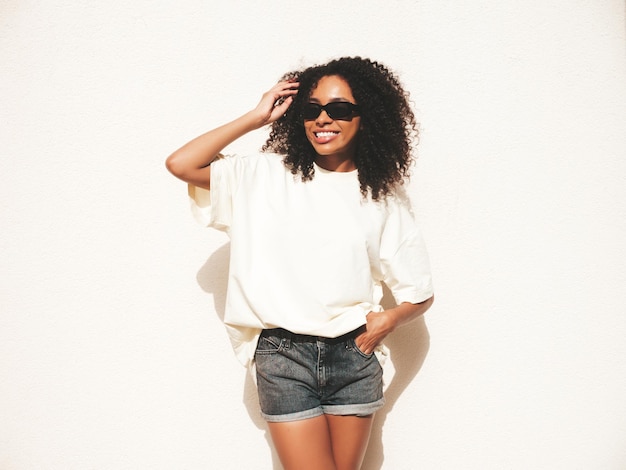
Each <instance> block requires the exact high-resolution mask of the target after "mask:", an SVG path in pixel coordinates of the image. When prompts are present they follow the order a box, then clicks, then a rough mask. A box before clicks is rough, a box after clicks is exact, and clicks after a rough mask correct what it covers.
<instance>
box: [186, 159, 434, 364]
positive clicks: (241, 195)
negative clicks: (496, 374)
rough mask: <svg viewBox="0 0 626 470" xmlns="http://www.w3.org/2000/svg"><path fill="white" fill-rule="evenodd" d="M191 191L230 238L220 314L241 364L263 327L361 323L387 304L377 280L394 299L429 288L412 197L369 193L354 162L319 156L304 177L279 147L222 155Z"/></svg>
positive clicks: (328, 327) (328, 328)
mask: <svg viewBox="0 0 626 470" xmlns="http://www.w3.org/2000/svg"><path fill="white" fill-rule="evenodd" d="M189 194H190V196H191V200H192V209H193V211H194V214H195V215H196V217H197V218H198V219H199V220H200V221H201V223H204V224H207V225H209V226H212V227H214V228H217V229H220V230H224V231H225V232H226V233H228V235H229V237H230V240H231V246H230V267H229V274H228V292H227V296H226V311H225V315H224V323H225V325H226V328H227V330H228V333H229V336H230V339H231V341H232V344H233V348H234V350H235V354H236V356H237V358H238V359H239V361H240V362H242V363H243V364H244V365H250V364H251V361H252V360H253V358H254V351H255V348H256V342H257V340H258V335H259V334H260V331H261V329H264V328H276V327H282V328H285V329H287V330H289V331H292V332H294V333H302V334H309V335H316V336H325V337H336V336H340V335H342V334H344V333H347V332H349V331H352V330H354V329H356V328H358V327H359V326H361V325H363V324H365V323H366V319H365V317H366V315H367V314H368V313H369V312H371V311H381V310H382V307H381V306H380V305H379V302H380V300H381V297H382V287H381V281H382V282H384V283H385V284H386V285H387V286H388V287H389V289H390V291H391V292H392V294H393V296H394V298H395V301H396V302H397V303H401V302H411V303H418V302H422V301H424V300H426V299H428V298H429V297H431V296H432V295H433V289H432V283H431V275H430V268H429V263H428V257H427V254H426V249H425V247H424V243H423V241H422V236H421V234H420V232H419V229H418V227H417V226H416V224H415V221H414V218H413V214H412V212H411V208H410V203H409V200H408V198H407V197H406V196H404V195H403V192H402V191H399V194H398V195H396V196H393V197H387V198H386V199H385V200H384V201H380V202H375V201H372V200H371V199H369V198H368V199H364V198H363V197H362V195H361V193H360V191H359V181H358V173H357V171H356V170H355V171H352V172H333V171H328V170H324V169H323V168H321V167H319V166H317V165H316V166H315V175H314V177H313V180H311V181H306V182H303V181H302V180H301V177H300V175H293V174H291V172H290V171H289V170H288V169H287V168H286V167H285V165H284V164H283V162H282V157H281V156H280V155H276V154H267V153H260V154H255V155H251V156H247V157H226V158H224V159H221V160H217V161H214V162H213V163H212V164H211V190H210V191H207V190H204V189H200V188H196V187H193V186H192V187H190V192H189Z"/></svg>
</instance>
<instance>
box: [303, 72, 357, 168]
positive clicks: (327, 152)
mask: <svg viewBox="0 0 626 470" xmlns="http://www.w3.org/2000/svg"><path fill="white" fill-rule="evenodd" d="M309 99H310V100H311V103H310V104H308V105H307V106H306V107H305V108H304V112H305V115H304V129H305V132H306V136H307V139H309V142H311V145H312V147H313V149H314V150H315V152H316V153H317V155H318V156H317V158H316V163H317V164H318V165H319V166H321V167H322V168H325V169H327V170H331V171H352V170H355V169H356V166H355V164H354V154H355V152H356V137H357V134H358V132H359V129H360V127H361V119H360V118H359V117H358V116H355V115H354V111H353V109H352V108H351V107H350V105H353V106H356V105H355V104H354V96H352V90H351V89H350V85H348V82H346V81H345V80H344V79H343V78H341V77H339V76H337V75H329V76H327V77H322V78H321V79H320V81H319V82H318V83H317V86H316V87H315V88H314V89H313V91H312V92H311V96H310V98H309ZM319 104H322V106H320V105H319ZM329 105H330V108H329ZM333 105H335V106H334V109H335V113H334V114H335V116H334V119H333V117H331V115H332V114H333V111H332V110H333ZM337 105H338V106H339V108H337ZM318 109H319V113H318V115H317V116H316V117H314V118H313V119H308V118H307V116H312V115H313V114H314V113H315V112H317V110H318ZM346 110H347V111H348V112H347V113H346V112H345V111H346ZM328 111H330V113H329V112H328Z"/></svg>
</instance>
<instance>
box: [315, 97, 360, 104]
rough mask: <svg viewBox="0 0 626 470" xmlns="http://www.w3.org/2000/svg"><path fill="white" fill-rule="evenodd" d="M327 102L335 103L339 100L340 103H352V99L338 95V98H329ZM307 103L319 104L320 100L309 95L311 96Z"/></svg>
mask: <svg viewBox="0 0 626 470" xmlns="http://www.w3.org/2000/svg"><path fill="white" fill-rule="evenodd" d="M328 102H329V103H337V102H341V103H352V101H351V100H349V99H348V98H343V97H340V98H331V99H330V100H329V101H328ZM309 103H318V104H320V103H321V101H320V100H318V99H317V98H313V97H311V98H309Z"/></svg>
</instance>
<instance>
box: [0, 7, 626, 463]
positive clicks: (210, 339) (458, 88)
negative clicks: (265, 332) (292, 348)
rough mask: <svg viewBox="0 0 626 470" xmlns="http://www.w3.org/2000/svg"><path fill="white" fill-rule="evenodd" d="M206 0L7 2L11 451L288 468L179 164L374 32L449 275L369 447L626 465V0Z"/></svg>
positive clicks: (5, 300)
mask: <svg viewBox="0 0 626 470" xmlns="http://www.w3.org/2000/svg"><path fill="white" fill-rule="evenodd" d="M210 3H211V2H205V1H200V0H189V1H186V2H173V1H170V2H167V1H157V2H155V1H148V0H135V1H133V2H128V1H119V0H111V1H109V2H80V1H69V0H66V1H57V2H51V1H47V2H45V1H43V2H41V1H40V2H35V1H33V0H30V1H28V0H21V1H18V0H6V1H4V2H2V4H1V5H0V64H1V65H0V90H1V91H0V93H1V95H0V99H1V102H0V138H1V144H0V145H1V146H0V151H1V159H2V160H1V162H2V166H1V171H0V210H1V219H0V224H1V225H0V229H1V232H0V250H1V256H2V258H1V263H0V276H1V278H0V281H1V282H0V309H1V316H0V468H1V469H2V470H31V469H46V470H57V469H58V470H84V469H97V470H104V469H107V470H108V469H113V470H125V469H129V470H131V469H132V470H137V469H140V470H143V469H146V470H147V469H150V470H159V469H163V470H169V469H190V470H195V469H217V468H220V469H231V468H232V469H241V468H246V469H248V468H249V469H278V468H279V466H278V464H277V463H276V462H275V461H276V458H275V455H274V454H273V452H272V450H271V447H270V446H268V442H267V436H266V433H265V428H264V426H263V421H262V420H261V419H260V418H259V416H258V407H257V405H256V402H255V400H256V397H255V392H254V387H253V385H252V383H251V382H250V379H249V377H247V375H246V372H245V370H244V369H243V368H241V367H240V366H239V365H238V363H237V362H236V361H235V359H234V356H233V355H232V353H231V351H230V349H229V348H230V346H229V344H228V342H227V339H226V335H225V332H224V331H223V328H222V325H221V323H220V318H219V315H220V312H222V309H223V302H224V288H225V279H224V266H225V262H226V260H227V252H226V247H225V244H226V241H227V240H226V238H225V237H224V236H223V235H222V234H220V233H218V232H213V231H210V230H206V229H202V228H200V227H199V226H197V225H196V224H195V222H194V221H193V220H192V218H191V216H190V214H189V212H188V206H187V199H186V193H185V186H184V184H183V183H181V182H178V181H176V180H175V179H174V178H172V177H171V176H170V175H169V174H167V172H166V171H165V169H164V165H163V163H164V159H165V157H166V156H167V155H168V154H169V153H170V152H171V151H173V150H174V149H175V148H177V147H178V146H180V145H181V144H183V143H184V142H185V141H186V140H188V139H189V138H191V137H193V136H195V135H197V134H199V133H200V132H203V131H204V130H208V129H209V128H211V127H213V126H216V125H217V124H219V123H222V122H224V121H225V120H227V119H231V118H234V117H236V116H237V115H238V114H240V113H242V112H244V111H246V110H248V108H250V107H251V106H253V105H254V104H256V102H257V100H258V98H259V97H260V95H261V93H262V92H263V91H265V89H266V88H268V87H269V86H271V84H272V83H274V82H275V80H277V79H278V77H279V76H280V75H282V73H283V72H284V71H286V70H289V69H291V68H293V67H298V66H300V65H301V64H307V65H308V64H312V63H316V62H319V61H325V60H326V59H328V58H332V57H336V56H340V55H353V54H360V55H363V56H368V57H373V58H376V59H378V60H380V61H382V62H385V63H387V64H388V65H390V66H391V67H392V68H394V69H395V70H396V71H398V73H399V74H400V76H401V78H402V80H403V82H404V83H405V85H406V86H407V88H408V89H409V90H410V91H411V92H412V97H413V99H414V101H415V108H416V112H417V114H418V117H419V120H420V121H421V123H422V137H421V143H420V146H419V157H420V159H419V162H418V166H417V169H416V172H415V173H416V176H415V178H414V180H413V186H412V190H413V194H414V196H415V199H416V201H417V207H418V211H419V214H420V219H421V221H422V225H423V227H424V231H425V233H426V237H427V242H428V244H429V248H430V253H431V257H432V262H433V268H434V274H435V279H436V292H437V301H436V303H435V306H434V307H433V308H432V310H431V311H430V312H429V313H428V314H427V316H426V322H425V323H424V322H416V323H414V324H412V325H410V326H407V327H405V328H404V329H403V330H400V331H397V332H396V333H395V335H394V337H393V338H391V339H390V344H391V345H392V347H393V349H394V358H395V364H396V369H397V371H396V377H395V379H394V380H395V382H394V383H392V384H391V386H390V389H389V395H388V398H389V402H390V406H389V407H388V408H387V409H386V410H385V411H384V412H382V413H380V415H379V416H378V422H377V425H376V429H375V432H374V436H373V440H372V444H371V448H370V452H369V454H368V463H367V464H366V465H365V467H364V468H365V469H368V470H373V469H376V470H378V469H393V470H403V469H407V470H412V469H421V470H435V469H437V470H438V469H444V470H447V469H477V470H485V469H524V470H526V469H529V468H532V469H556V468H559V469H568V470H569V469H581V470H588V469H594V470H595V469H607V470H618V469H624V468H626V401H625V400H624V398H623V397H624V396H626V340H625V339H624V337H625V336H626V315H625V313H626V311H625V305H626V288H625V285H626V268H625V263H624V262H625V261H626V259H625V258H626V256H625V253H624V248H623V242H624V237H625V236H626V184H625V183H626V181H625V180H626V132H625V129H626V86H625V85H626V60H625V52H626V50H625V49H626V48H625V39H626V36H625V33H624V25H625V9H624V4H623V2H621V1H617V0H605V1H599V0H551V1H545V0H527V1H525V2H515V1H512V0H506V1H499V2H496V1H488V0H472V1H466V2H449V1H441V0H421V1H409V0H389V1H384V2H383V1H373V0H365V1H364V0H358V1H357V0H344V1H341V2H339V1H330V0H321V1H319V2H297V1H281V0H265V1H263V2H253V1H249V2H244V1H242V0H239V1H229V2H220V5H219V6H209V5H210ZM263 138H264V134H263V132H258V133H255V134H253V135H250V136H249V137H248V138H246V139H244V140H242V141H241V142H238V143H236V144H234V145H233V146H232V148H230V149H229V150H230V151H240V152H245V151H251V150H255V149H256V148H257V147H259V146H260V145H261V143H262V142H263ZM383 422H384V427H383V426H382V424H383ZM273 461H274V462H273Z"/></svg>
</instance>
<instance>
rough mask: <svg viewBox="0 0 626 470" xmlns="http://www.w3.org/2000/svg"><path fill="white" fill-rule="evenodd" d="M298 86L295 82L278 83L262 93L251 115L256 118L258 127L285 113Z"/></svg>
mask: <svg viewBox="0 0 626 470" xmlns="http://www.w3.org/2000/svg"><path fill="white" fill-rule="evenodd" d="M299 85H300V84H299V83H298V82H295V81H284V82H278V83H277V84H276V85H274V86H273V87H272V88H270V89H269V90H268V91H266V92H265V93H263V97H262V98H261V101H260V102H259V104H258V105H257V106H256V108H255V109H254V110H253V113H255V115H256V116H257V117H258V120H259V127H262V126H265V125H267V124H271V123H272V122H274V121H276V120H278V119H280V117H281V116H282V115H283V114H285V113H286V112H287V109H289V106H291V103H292V102H293V97H294V95H296V93H298V86H299Z"/></svg>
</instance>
